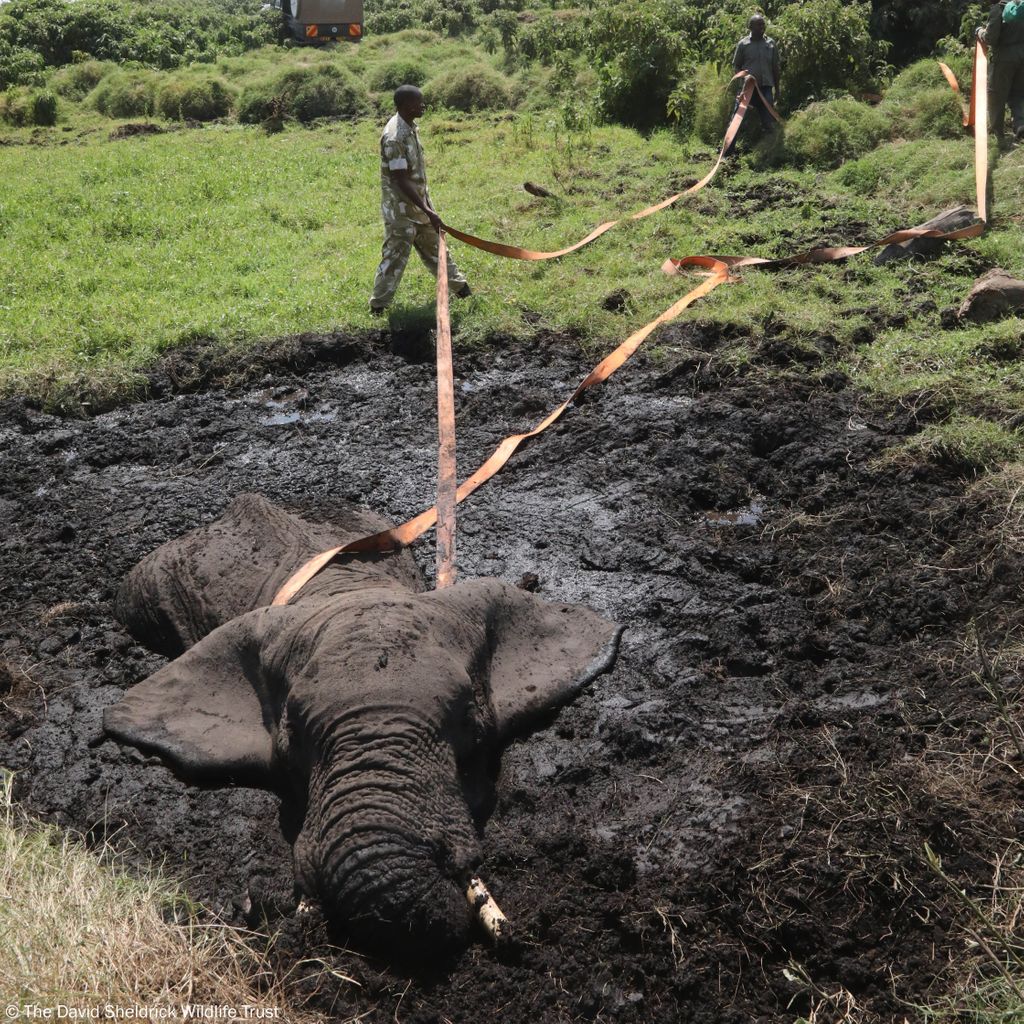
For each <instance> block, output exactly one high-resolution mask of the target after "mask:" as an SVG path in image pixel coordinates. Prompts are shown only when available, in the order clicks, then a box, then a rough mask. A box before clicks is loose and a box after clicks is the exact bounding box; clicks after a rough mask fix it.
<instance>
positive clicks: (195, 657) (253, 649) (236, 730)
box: [103, 608, 290, 786]
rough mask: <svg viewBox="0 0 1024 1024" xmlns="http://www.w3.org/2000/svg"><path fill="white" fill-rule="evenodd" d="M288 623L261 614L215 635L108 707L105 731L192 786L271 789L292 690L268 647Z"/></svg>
mask: <svg viewBox="0 0 1024 1024" xmlns="http://www.w3.org/2000/svg"><path fill="white" fill-rule="evenodd" d="M281 613H284V614H283V615H282V614H281ZM284 618H290V615H289V610H288V609H283V608H282V609H260V610H258V611H255V612H250V613H249V614H248V615H242V616H239V617H238V618H236V619H232V620H231V621H230V622H228V623H226V624H225V625H223V626H221V627H220V628H218V629H215V630H214V631H213V632H212V633H210V634H209V635H208V636H206V637H205V638H204V639H203V640H201V641H200V642H199V643H197V644H196V645H195V646H194V647H192V648H191V649H190V650H188V651H186V652H185V654H183V655H182V656H181V657H180V658H177V659H176V660H175V661H172V662H171V663H170V664H169V665H166V666H164V667H163V668H162V669H160V671H159V672H156V673H154V674H153V675H151V676H150V677H149V678H148V679H145V680H143V682H141V683H139V684H138V685H137V686H135V687H134V688H133V689H131V690H130V691H129V692H128V693H127V694H126V695H125V696H124V697H123V698H122V699H121V701H120V702H119V703H117V704H115V705H113V706H112V707H109V708H107V709H106V711H105V712H104V715H103V725H104V728H105V729H106V731H107V732H108V733H109V734H110V735H111V736H113V737H115V738H116V739H118V740H121V741H122V742H124V743H129V744H131V745H132V746H135V747H138V748H139V749H140V750H143V751H147V752H152V753H156V754H158V755H159V756H160V757H162V758H163V759H164V760H165V761H166V762H167V763H168V764H169V765H170V766H171V768H173V769H174V771H175V772H176V773H177V774H179V775H180V776H182V777H183V778H184V779H186V780H187V781H189V782H198V783H208V784H209V783H212V784H225V783H228V782H236V783H241V784H246V785H256V786H267V785H269V784H270V781H271V769H272V759H273V745H274V730H275V729H276V726H277V722H278V720H279V719H280V716H281V709H282V707H283V704H284V699H285V696H286V692H285V690H286V687H285V684H284V680H283V678H282V677H280V676H279V675H276V674H275V673H273V672H272V671H268V670H267V668H266V666H265V665H264V664H263V659H262V657H261V649H262V647H263V645H264V643H265V641H266V639H267V632H268V627H269V628H270V630H271V631H272V632H276V631H277V629H276V628H275V627H280V625H281V624H282V623H281V622H280V621H275V620H281V619H284Z"/></svg>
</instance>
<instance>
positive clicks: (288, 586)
mask: <svg viewBox="0 0 1024 1024" xmlns="http://www.w3.org/2000/svg"><path fill="white" fill-rule="evenodd" d="M942 67H943V74H945V76H946V78H947V80H948V81H949V82H950V85H951V86H952V87H953V88H954V89H955V90H956V91H957V92H959V91H960V89H959V84H958V83H957V81H956V76H955V75H953V72H952V71H950V69H949V68H948V67H946V66H945V65H942ZM987 69H988V60H987V57H986V54H985V51H984V48H983V47H982V45H981V43H980V42H979V43H978V44H977V47H976V49H975V55H974V82H973V87H972V90H971V106H970V113H969V119H970V126H973V128H974V137H975V178H976V183H977V195H978V214H979V220H978V222H977V223H975V224H972V225H970V226H969V227H966V228H961V229H959V230H957V231H951V232H947V233H943V232H940V231H934V230H925V229H922V228H909V229H907V230H904V231H895V232H893V233H892V234H890V235H886V236H885V238H882V239H879V240H878V241H877V242H874V243H873V244H872V245H860V246H837V247H828V248H819V249H811V250H809V251H808V252H805V253H802V254H800V255H797V256H789V257H784V258H782V259H774V260H768V259H761V258H759V257H755V256H687V257H686V258H684V259H669V260H666V261H665V263H664V264H663V267H662V269H663V270H664V271H665V272H666V273H668V274H681V273H682V272H683V271H684V270H692V269H700V270H702V271H707V272H708V277H707V278H706V280H705V281H703V282H702V283H701V284H699V285H698V286H697V287H696V288H694V289H692V290H691V291H689V292H687V294H686V295H684V296H683V297H682V298H681V299H679V300H678V301H677V302H675V303H673V304H672V305H671V306H669V308H668V309H666V310H665V311H664V312H663V313H661V314H660V315H659V316H658V317H656V318H655V319H654V320H652V321H651V322H650V323H648V324H645V325H644V326H643V327H641V328H640V329H639V330H638V331H635V332H634V333H633V334H631V335H630V336H629V337H628V338H627V339H626V340H625V341H624V342H622V344H621V345H619V346H618V348H616V349H615V351H613V352H612V353H610V354H609V355H607V356H605V358H604V359H602V360H601V362H600V363H598V364H597V366H595V367H594V368H593V369H592V370H591V371H590V373H588V374H587V376H586V377H585V378H584V379H583V381H581V382H580V384H579V385H578V386H577V387H576V390H575V391H573V393H572V394H571V395H570V396H569V397H568V398H567V399H566V400H565V401H564V402H563V403H562V404H561V405H559V406H558V407H557V408H556V409H554V410H553V411H552V412H550V413H549V414H548V415H547V416H546V417H545V418H544V419H542V420H541V421H540V422H539V423H538V424H537V425H536V426H535V427H534V428H533V429H532V430H528V431H526V432H525V433H522V434H510V435H509V436H508V437H506V438H505V439H504V440H503V441H502V442H501V443H500V444H499V445H498V447H497V448H495V450H494V451H493V452H492V453H491V455H490V456H489V457H488V458H487V459H486V460H485V461H484V462H483V463H482V464H481V465H480V466H479V467H478V468H477V469H476V471H475V472H474V473H473V474H472V475H471V476H470V477H468V478H467V479H466V480H464V481H463V482H462V483H461V484H460V485H459V486H458V488H457V489H456V491H455V503H456V504H457V503H458V502H461V501H464V500H465V499H466V498H468V497H469V496H470V495H471V494H472V493H473V492H474V491H475V490H476V489H477V488H478V487H481V486H482V485H483V484H485V483H487V481H488V480H490V479H491V477H493V476H494V475H495V473H497V472H499V470H501V468H502V467H503V466H504V465H505V464H506V463H507V462H508V460H509V459H510V458H511V457H512V456H513V455H514V454H515V452H516V451H518V449H519V448H520V447H521V446H522V445H523V444H524V443H525V442H526V441H528V440H530V439H531V438H534V437H537V436H538V435H539V434H542V433H543V432H544V431H545V430H547V429H548V427H550V426H551V424H553V423H555V422H556V421H557V420H558V419H560V418H561V416H562V414H563V413H564V412H565V411H566V409H568V408H569V406H571V405H572V404H573V402H575V401H576V399H577V398H579V396H580V395H582V394H583V392H584V391H586V390H588V389H589V388H592V387H593V386H594V385H595V384H600V383H602V382H603V381H606V380H607V379H608V378H609V377H611V376H612V374H613V373H615V371H616V370H618V369H619V367H621V366H622V365H623V364H624V363H625V362H626V361H627V360H628V359H629V358H630V357H631V356H632V355H633V354H634V353H635V352H636V350H637V349H638V348H640V346H641V345H642V344H643V343H644V342H645V341H646V340H647V338H648V337H650V335H651V334H652V333H653V332H654V331H655V330H656V329H657V328H658V327H660V326H661V325H662V324H666V323H668V322H669V321H670V320H674V319H675V318H676V317H677V316H679V314H680V313H682V312H683V310H685V309H686V308H687V307H688V306H691V305H692V304H693V303H694V302H696V301H697V300H699V299H701V298H703V297H704V296H705V295H709V294H710V293H711V292H712V291H714V290H715V289H716V288H718V287H719V286H720V285H723V284H726V283H728V282H730V281H736V280H738V278H736V277H735V276H733V274H732V271H733V270H736V269H740V268H743V267H757V268H759V269H769V268H774V267H785V266H795V265H799V264H805V263H831V262H835V261H837V260H844V259H848V258H849V257H851V256H856V255H858V254H860V253H863V252H866V251H867V250H869V249H873V248H878V247H879V246H885V245H890V244H893V243H895V242H906V241H909V240H911V239H913V238H940V239H946V240H953V239H963V238H976V237H977V236H978V235H980V234H982V232H983V231H984V230H985V226H986V220H987V206H986V197H987V192H986V190H987V180H988V135H987V126H988V103H987V95H986V89H985V83H986V82H987ZM741 74H742V72H741ZM736 77H739V76H736ZM979 84H980V86H979ZM756 88H757V84H756V82H755V81H754V79H753V78H752V77H751V76H747V77H746V79H745V81H744V84H743V90H742V92H741V93H740V103H739V106H738V107H737V109H736V113H735V115H734V116H733V118H732V120H731V122H730V124H729V130H728V131H727V132H726V137H725V141H724V142H723V144H722V149H721V151H720V153H719V157H718V161H717V162H716V163H715V166H714V167H713V168H712V170H711V172H710V173H709V174H708V175H706V176H705V178H704V179H702V180H701V181H700V182H698V183H697V184H696V185H694V186H692V187H691V188H690V189H688V190H687V191H686V192H680V193H679V194H678V195H675V196H671V197H669V198H668V199H666V200H664V201H663V202H661V203H659V204H657V205H656V206H649V207H647V208H646V209H645V210H641V211H640V212H639V213H638V214H634V215H633V219H639V218H641V217H647V216H650V215H651V214H652V213H656V212H657V211H658V210H663V209H665V208H666V207H667V206H671V205H672V204H673V203H674V202H676V200H678V199H680V198H681V197H682V196H684V195H687V194H689V193H692V192H696V191H698V190H699V189H701V188H703V187H704V186H705V185H706V184H707V183H708V182H709V181H710V180H711V179H712V178H713V177H714V175H715V173H716V172H717V170H718V168H719V166H720V165H721V162H722V159H723V155H724V153H725V151H726V150H727V149H728V148H729V146H730V145H731V143H732V141H733V140H734V139H735V137H736V134H737V133H738V132H739V125H740V124H741V123H742V120H743V115H745V114H746V111H747V108H748V107H749V105H750V100H751V97H752V96H753V92H754V89H756ZM762 99H764V97H763V96H762ZM765 104H766V106H768V108H769V110H771V111H772V112H773V116H775V117H778V114H777V113H775V112H774V108H773V107H771V105H770V104H768V103H767V100H765ZM964 120H965V126H967V121H968V117H965V119H964ZM618 223H620V221H609V222H607V223H606V224H602V225H601V226H600V227H599V228H597V229H595V231H593V232H591V234H590V235H588V236H587V237H586V238H585V239H583V240H582V241H580V242H578V243H576V245H574V246H570V247H569V248H567V249H562V250H560V251H559V252H556V253H534V252H532V251H531V250H529V249H521V248H519V247H517V246H504V245H502V244H501V243H497V242H484V241H482V240H480V239H473V236H471V235H463V234H462V233H461V232H458V231H454V230H452V229H451V228H446V230H447V231H448V233H449V234H451V235H453V236H454V237H456V238H461V239H462V240H463V241H468V240H470V239H473V240H472V241H471V242H470V244H471V245H477V243H480V244H478V245H477V248H482V249H485V250H486V251H487V252H493V253H495V254H496V255H499V256H506V257H508V258H511V259H532V260H536V259H554V258H555V257H556V256H562V255H566V254H568V253H570V252H574V251H575V250H576V249H579V248H582V247H583V246H584V245H586V244H588V243H589V242H591V241H593V240H594V238H598V237H600V235H601V234H604V232H605V231H607V230H609V228H611V227H614V226H615V225H616V224H618ZM443 251H444V234H443V232H442V235H441V241H440V247H439V256H440V253H441V252H443ZM437 294H438V413H439V415H438V429H439V433H440V436H441V447H442V448H444V447H445V445H446V444H449V442H448V440H447V438H448V435H447V434H446V433H445V431H446V430H447V429H448V428H447V427H445V426H444V425H442V423H441V419H442V413H441V389H442V374H447V380H448V381H450V380H451V364H450V353H451V333H450V324H449V323H448V317H447V311H448V309H447V297H448V294H447V274H446V273H442V266H441V260H440V258H439V265H438V282H437ZM442 294H443V302H444V313H445V316H444V321H445V323H444V325H442ZM443 330H444V331H445V332H446V333H447V346H448V359H449V363H448V367H447V369H446V370H442V366H441V360H442V358H443V356H442V351H441V350H442V341H441V334H442V331H443ZM447 416H448V413H447V411H445V412H444V417H447ZM450 429H451V440H450V451H451V457H450V460H449V459H448V456H447V455H439V459H438V505H437V506H435V507H434V508H429V509H427V510H426V511H425V512H421V513H420V514H419V515H418V516H416V517H415V518H413V519H410V520H409V521H408V522H406V523H403V524H402V525H401V526H396V527H394V528H393V529H390V530H383V531H382V532H380V533H375V534H373V535H372V536H369V537H362V538H360V539H359V540H355V541H352V542H351V543H349V544H346V545H344V546H343V547H337V548H332V549H331V550H329V551H323V552H321V553H320V554H319V555H316V556H315V557H314V558H312V559H310V561H309V562H307V563H306V564H305V565H304V566H302V567H301V568H300V569H299V570H298V571H297V572H296V573H295V574H294V575H293V576H292V577H291V579H289V580H288V582H287V583H285V585H284V586H283V587H282V588H281V590H280V591H279V592H278V594H277V596H276V597H275V598H274V604H275V605H281V604H287V603H288V602H289V601H290V600H291V599H292V598H294V597H295V595H296V594H298V592H299V591H300V590H301V589H302V588H303V587H304V586H305V585H306V583H308V582H309V581H310V580H311V579H312V578H313V577H314V576H316V575H317V573H319V572H320V571H321V570H322V569H324V568H325V567H326V566H328V565H329V564H330V563H331V562H332V561H334V560H335V559H336V558H338V557H340V556H342V555H344V554H349V553H351V554H356V553H360V552H381V551H393V550H396V549H397V548H402V547H406V546H408V545H409V544H411V543H412V542H413V541H415V540H416V539H417V538H418V537H421V536H422V535H423V534H424V533H426V532H427V530H429V529H430V528H431V527H432V526H434V524H435V523H437V522H438V521H439V519H438V515H439V513H438V509H439V508H440V507H441V491H442V487H444V488H445V494H446V501H448V500H450V499H449V498H448V497H447V495H449V494H450V490H449V488H450V482H449V480H448V478H447V476H446V478H445V482H444V484H442V480H441V477H442V474H443V473H444V474H447V473H448V472H449V467H450V472H451V473H452V474H454V456H455V451H454V446H455V442H454V408H453V409H452V413H451V424H450ZM444 518H447V519H448V521H449V522H450V524H451V526H450V529H451V531H452V534H451V537H452V539H451V544H450V547H449V548H447V550H449V551H450V552H451V559H452V562H451V573H452V578H454V528H455V510H454V506H451V511H450V517H449V516H448V513H447V512H446V513H445V514H444ZM446 528H447V527H446ZM441 549H442V544H441V541H440V538H439V540H438V570H437V572H438V586H441V585H442V584H441V582H440V581H441V574H442V568H441V567H442V553H441Z"/></svg>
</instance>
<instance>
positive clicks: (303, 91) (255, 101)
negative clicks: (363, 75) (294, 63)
mask: <svg viewBox="0 0 1024 1024" xmlns="http://www.w3.org/2000/svg"><path fill="white" fill-rule="evenodd" d="M368 111H369V101H368V97H367V95H366V90H365V89H364V88H363V86H362V84H361V83H360V82H358V81H357V80H356V79H355V78H354V77H353V76H352V75H350V74H349V73H348V72H347V71H346V70H345V69H344V68H343V67H339V66H337V65H335V64H326V63H321V64H316V65H313V66H311V67H294V68H290V69H289V70H286V71H284V72H282V73H280V74H278V75H275V76H273V77H272V78H269V79H266V80H265V81H262V82H256V83H254V84H252V85H250V86H248V87H247V88H246V89H245V91H244V92H243V93H242V97H241V99H240V100H239V105H238V117H239V120H241V121H243V122H245V123H248V124H254V123H257V122H260V121H265V120H266V119H267V118H268V117H271V116H272V115H274V114H278V113H279V114H281V115H283V116H286V117H293V118H295V119H296V120H298V121H303V122H307V123H308V122H310V121H315V120H316V119H317V118H320V117H355V116H357V115H359V114H366V113H368Z"/></svg>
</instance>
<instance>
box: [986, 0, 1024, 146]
mask: <svg viewBox="0 0 1024 1024" xmlns="http://www.w3.org/2000/svg"><path fill="white" fill-rule="evenodd" d="M1008 7H1009V8H1011V10H1010V11H1009V12H1007V10H1006V8H1008ZM1016 7H1017V5H1016V4H1010V3H1007V2H1005V0H999V2H996V0H993V3H992V5H991V7H990V8H989V14H988V24H987V25H986V26H985V27H984V28H983V29H979V30H978V36H979V38H980V39H981V40H982V42H984V43H985V45H986V46H988V48H989V52H990V55H991V68H990V71H989V79H988V104H989V109H988V116H989V127H990V128H991V130H992V131H993V132H994V133H995V136H996V138H997V139H999V141H1000V142H1002V141H1003V132H1004V119H1005V114H1006V104H1007V103H1009V104H1010V113H1011V115H1012V116H1013V130H1014V131H1015V132H1016V134H1017V138H1018V140H1024V12H1020V13H1017V14H1016V16H1013V15H1014V13H1015V12H1014V8H1016ZM1004 19H1005V20H1004Z"/></svg>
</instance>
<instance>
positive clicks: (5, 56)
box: [0, 7, 46, 89]
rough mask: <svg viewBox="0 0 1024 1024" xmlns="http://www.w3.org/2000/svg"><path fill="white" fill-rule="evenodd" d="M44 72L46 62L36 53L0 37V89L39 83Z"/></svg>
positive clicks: (0, 9)
mask: <svg viewBox="0 0 1024 1024" xmlns="http://www.w3.org/2000/svg"><path fill="white" fill-rule="evenodd" d="M2 10H3V8H2V7H0V11H2ZM45 74H46V64H45V62H44V61H43V58H42V57H41V56H40V55H39V54H38V53H36V52H35V51H34V50H28V49H26V48H25V47H22V46H12V45H11V44H10V43H9V42H7V41H6V40H5V39H3V38H2V37H0V89H6V88H8V87H9V86H12V85H41V84H42V83H43V79H44V77H45Z"/></svg>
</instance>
